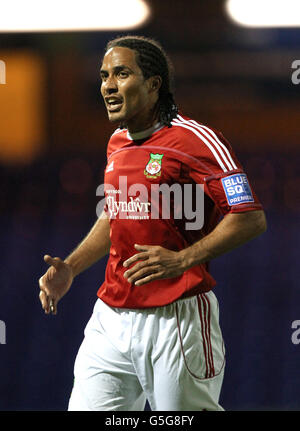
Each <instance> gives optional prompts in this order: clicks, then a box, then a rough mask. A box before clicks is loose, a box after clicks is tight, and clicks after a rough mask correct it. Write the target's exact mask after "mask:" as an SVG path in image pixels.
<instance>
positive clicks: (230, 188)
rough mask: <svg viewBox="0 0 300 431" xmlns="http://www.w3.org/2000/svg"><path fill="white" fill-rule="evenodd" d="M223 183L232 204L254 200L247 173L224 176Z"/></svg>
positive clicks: (228, 199)
mask: <svg viewBox="0 0 300 431" xmlns="http://www.w3.org/2000/svg"><path fill="white" fill-rule="evenodd" d="M222 185H223V188H224V191H225V194H226V199H227V202H228V204H229V205H230V206H232V205H239V204H244V203H247V202H254V198H253V195H252V192H251V188H250V185H249V182H248V179H247V175H246V174H234V175H230V176H228V177H225V178H222Z"/></svg>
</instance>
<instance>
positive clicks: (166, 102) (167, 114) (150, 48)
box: [105, 36, 178, 127]
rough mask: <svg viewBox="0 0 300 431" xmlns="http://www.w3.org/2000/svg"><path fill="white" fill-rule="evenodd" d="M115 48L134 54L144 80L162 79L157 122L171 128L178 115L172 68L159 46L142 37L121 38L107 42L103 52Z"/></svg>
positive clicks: (153, 41) (151, 40)
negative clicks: (158, 77) (156, 77)
mask: <svg viewBox="0 0 300 431" xmlns="http://www.w3.org/2000/svg"><path fill="white" fill-rule="evenodd" d="M115 46H120V47H125V48H129V49H132V50H134V51H135V52H136V62H137V65H138V66H139V68H140V69H141V70H142V72H143V76H144V78H145V79H148V78H150V77H151V76H155V75H159V76H160V77H161V79H162V83H161V87H160V89H159V99H158V107H157V108H158V113H159V121H160V122H161V123H162V124H164V125H166V126H168V127H172V125H171V121H172V120H173V118H175V117H176V115H177V113H178V107H177V105H176V103H175V101H174V96H173V93H172V89H173V79H174V76H173V66H172V64H171V62H170V60H169V58H168V56H167V55H166V53H165V52H164V50H163V48H162V47H161V45H160V44H159V43H158V42H156V41H155V40H153V39H149V38H146V37H144V36H122V37H118V38H116V39H113V40H111V41H110V42H108V44H107V46H106V50H105V52H107V51H108V50H109V49H110V48H113V47H115Z"/></svg>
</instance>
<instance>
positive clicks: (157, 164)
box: [144, 153, 164, 178]
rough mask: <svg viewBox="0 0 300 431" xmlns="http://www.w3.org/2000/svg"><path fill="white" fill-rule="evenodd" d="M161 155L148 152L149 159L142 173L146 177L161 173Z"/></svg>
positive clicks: (153, 176)
mask: <svg viewBox="0 0 300 431" xmlns="http://www.w3.org/2000/svg"><path fill="white" fill-rule="evenodd" d="M163 156H164V155H163V154H153V153H150V160H149V162H148V163H147V165H146V167H145V170H144V174H145V175H146V177H147V178H157V177H159V176H160V175H161V161H162V158H163Z"/></svg>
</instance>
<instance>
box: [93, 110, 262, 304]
mask: <svg viewBox="0 0 300 431" xmlns="http://www.w3.org/2000/svg"><path fill="white" fill-rule="evenodd" d="M104 182H105V198H106V206H105V210H106V212H107V214H108V216H109V219H110V238H111V248H110V255H109V259H108V263H107V267H106V273H105V281H104V282H103V284H102V285H101V287H100V288H99V290H98V296H99V298H101V299H102V300H103V301H104V302H106V303H107V304H109V305H110V306H112V307H121V308H134V309H135V308H149V307H157V306H162V305H166V304H169V303H171V302H173V301H175V300H177V299H179V298H184V297H188V296H192V295H196V294H198V293H202V292H207V291H209V290H211V289H212V288H213V287H214V285H215V284H216V282H215V280H214V278H213V277H212V276H211V274H210V273H209V263H205V264H202V265H197V266H194V267H193V268H190V269H188V270H187V271H185V272H184V273H183V274H182V275H180V276H178V277H174V278H169V279H162V280H156V281H152V282H150V283H147V284H145V285H142V286H135V285H134V284H130V283H129V282H128V281H127V280H126V279H125V278H124V276H123V274H124V272H125V271H126V270H127V269H128V268H124V267H123V262H124V261H125V260H127V259H128V258H129V257H131V256H132V255H134V254H136V253H138V251H137V250H136V249H135V248H134V244H140V245H160V246H162V247H165V248H167V249H170V250H174V251H178V250H182V249H183V248H186V247H188V246H190V245H192V244H193V243H195V242H196V241H198V240H199V239H201V238H202V237H203V236H205V235H207V234H208V233H209V232H211V231H212V230H213V229H214V228H215V226H216V225H217V224H218V222H219V220H220V217H221V216H222V215H223V216H225V215H226V214H228V213H236V212H244V211H252V210H258V209H262V206H261V204H260V202H259V201H258V198H257V196H256V195H255V193H254V191H253V190H252V187H251V185H250V184H249V182H248V179H247V176H246V174H245V173H244V172H243V168H242V166H241V164H240V163H239V162H238V160H237V158H236V156H235V154H234V153H233V151H232V148H231V146H230V144H229V143H228V142H227V141H226V140H225V138H224V137H223V135H222V134H221V133H220V132H218V131H216V130H213V129H211V128H209V127H207V126H204V125H202V124H199V123H197V122H196V121H194V120H191V119H189V118H187V117H184V116H182V115H178V116H177V117H176V118H175V119H173V121H172V127H170V128H169V127H167V126H162V127H160V126H159V125H156V126H155V127H154V128H152V129H149V130H147V131H145V132H141V133H135V134H130V133H129V132H128V131H127V130H126V129H117V130H116V131H115V132H114V134H113V135H112V137H111V139H110V141H109V143H108V148H107V167H106V171H105V178H104ZM199 185H202V188H201V190H203V191H204V193H202V195H201V194H199V193H198V192H197V191H199ZM159 187H161V188H162V189H163V188H164V187H165V188H166V194H165V195H164V194H157V190H158V188H159ZM197 187H198V188H197ZM170 190H171V191H173V192H174V193H173V192H170ZM197 193H198V194H197ZM162 196H163V197H162ZM201 196H202V200H201ZM154 197H155V199H154ZM198 197H199V199H198ZM197 202H198V204H197ZM199 202H200V203H201V208H200V206H199ZM197 205H198V206H197ZM201 214H202V216H203V217H202V219H201V220H200V218H201V217H200V216H201ZM192 216H193V217H194V220H195V221H194V222H193V221H192ZM197 218H198V221H197V220H196V219H197ZM200 221H201V224H200Z"/></svg>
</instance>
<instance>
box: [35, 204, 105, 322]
mask: <svg viewBox="0 0 300 431" xmlns="http://www.w3.org/2000/svg"><path fill="white" fill-rule="evenodd" d="M109 249H110V226H109V220H108V218H107V216H106V214H105V212H102V214H101V216H100V217H99V218H98V220H97V221H96V223H95V224H94V226H93V227H92V229H91V230H90V232H89V233H88V234H87V236H86V237H85V238H84V239H83V240H82V241H81V243H80V244H79V245H78V246H77V247H76V249H75V250H74V251H73V252H72V253H71V254H70V255H69V256H68V257H67V258H66V259H65V260H62V259H60V258H59V257H55V258H52V257H51V256H49V255H45V256H44V260H45V262H46V263H47V264H48V265H49V268H48V270H47V271H46V273H45V274H44V275H43V276H42V277H41V278H40V279H39V286H40V301H41V304H42V308H43V309H44V311H45V313H46V314H49V313H50V311H51V312H52V313H53V314H56V312H57V303H58V301H59V300H60V299H61V298H62V297H63V296H64V295H65V294H66V293H67V292H68V290H69V289H70V287H71V285H72V283H73V280H74V278H75V277H76V276H77V275H78V274H80V273H81V272H83V271H85V270H86V269H87V268H89V267H90V266H92V265H93V264H94V263H96V262H97V261H98V260H100V259H101V258H102V257H104V256H105V255H107V254H108V253H109Z"/></svg>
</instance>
